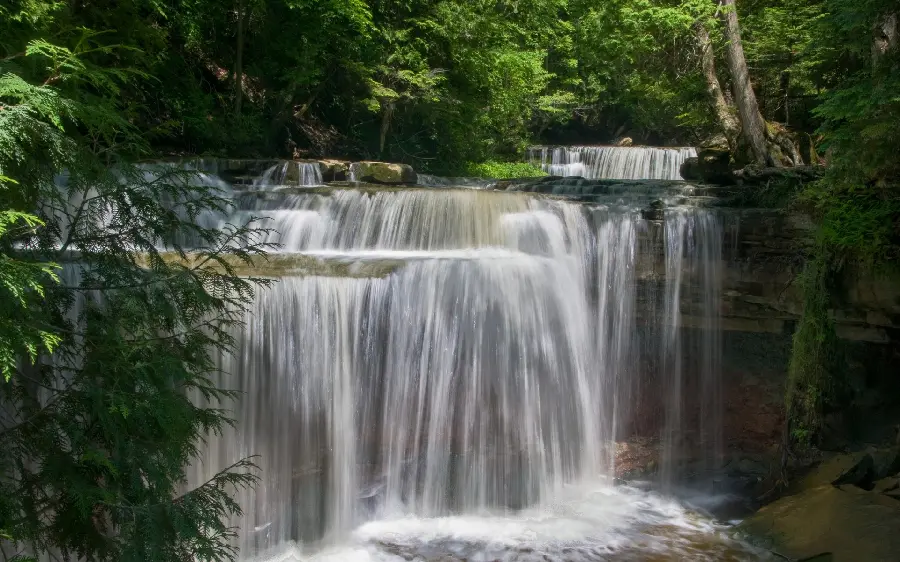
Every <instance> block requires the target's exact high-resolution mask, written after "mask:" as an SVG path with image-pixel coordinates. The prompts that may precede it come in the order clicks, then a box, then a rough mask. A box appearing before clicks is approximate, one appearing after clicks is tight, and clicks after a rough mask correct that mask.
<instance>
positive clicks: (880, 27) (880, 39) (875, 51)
mask: <svg viewBox="0 0 900 562" xmlns="http://www.w3.org/2000/svg"><path fill="white" fill-rule="evenodd" d="M874 31H875V39H874V41H873V42H872V62H873V63H874V64H876V65H877V64H878V62H879V61H880V60H881V58H882V57H883V56H884V55H885V54H887V52H888V51H890V50H892V49H894V48H895V47H896V46H897V44H898V42H900V27H898V23H897V14H887V15H884V16H882V17H881V18H880V19H879V20H878V22H876V24H875V30H874Z"/></svg>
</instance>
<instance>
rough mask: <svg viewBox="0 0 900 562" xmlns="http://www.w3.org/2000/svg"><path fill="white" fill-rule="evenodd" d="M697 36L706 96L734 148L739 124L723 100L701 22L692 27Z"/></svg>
mask: <svg viewBox="0 0 900 562" xmlns="http://www.w3.org/2000/svg"><path fill="white" fill-rule="evenodd" d="M694 32H695V34H696V36H697V45H698V47H699V48H700V66H701V68H702V70H703V78H704V79H705V80H706V94H707V97H708V98H709V102H710V104H711V105H712V108H713V112H714V113H715V116H716V120H717V121H718V123H719V125H720V126H721V128H722V132H723V133H724V134H725V138H726V139H727V140H728V144H729V146H731V147H732V148H734V147H735V146H736V144H737V140H738V136H739V135H740V134H741V124H740V122H739V121H738V118H737V115H736V114H735V111H734V107H733V106H732V105H731V104H730V103H728V101H727V100H726V99H725V94H724V93H723V91H722V85H721V83H720V82H719V76H718V75H717V74H716V57H715V52H714V50H713V44H712V40H711V39H710V37H709V31H707V29H706V26H705V25H704V24H703V23H702V22H697V23H696V24H695V25H694Z"/></svg>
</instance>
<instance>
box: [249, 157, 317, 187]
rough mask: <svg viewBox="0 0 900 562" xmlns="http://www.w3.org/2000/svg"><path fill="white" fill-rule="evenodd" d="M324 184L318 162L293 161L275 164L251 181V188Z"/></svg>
mask: <svg viewBox="0 0 900 562" xmlns="http://www.w3.org/2000/svg"><path fill="white" fill-rule="evenodd" d="M324 183H325V182H324V180H323V179H322V168H321V167H320V166H319V163H318V162H297V161H293V160H288V161H285V162H282V163H280V164H275V165H274V166H272V167H270V168H268V169H267V170H266V171H265V172H263V173H262V175H261V176H260V177H259V178H257V179H255V180H253V186H254V187H257V188H260V187H272V186H280V185H299V186H316V185H322V184H324Z"/></svg>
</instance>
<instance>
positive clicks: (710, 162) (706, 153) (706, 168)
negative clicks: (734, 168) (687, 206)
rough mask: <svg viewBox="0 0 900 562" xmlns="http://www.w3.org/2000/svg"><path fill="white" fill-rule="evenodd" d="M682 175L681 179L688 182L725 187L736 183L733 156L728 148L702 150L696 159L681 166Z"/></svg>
mask: <svg viewBox="0 0 900 562" xmlns="http://www.w3.org/2000/svg"><path fill="white" fill-rule="evenodd" d="M680 173H681V177H682V178H684V179H686V180H688V181H702V182H707V183H716V184H725V185H727V184H731V183H734V175H733V174H732V172H731V154H730V153H729V152H728V149H727V148H719V147H706V148H701V149H700V150H699V151H697V156H696V157H695V158H688V159H687V160H685V161H684V162H683V163H682V164H681V170H680Z"/></svg>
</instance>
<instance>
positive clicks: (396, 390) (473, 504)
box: [189, 189, 758, 561]
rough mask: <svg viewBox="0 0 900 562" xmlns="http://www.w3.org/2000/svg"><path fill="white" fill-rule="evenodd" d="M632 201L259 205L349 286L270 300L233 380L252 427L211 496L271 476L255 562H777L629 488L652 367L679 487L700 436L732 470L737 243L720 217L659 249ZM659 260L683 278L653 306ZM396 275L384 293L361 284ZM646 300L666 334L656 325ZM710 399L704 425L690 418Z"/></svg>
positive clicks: (467, 193)
mask: <svg viewBox="0 0 900 562" xmlns="http://www.w3.org/2000/svg"><path fill="white" fill-rule="evenodd" d="M609 199H610V200H609V201H608V202H606V203H604V202H603V201H600V202H599V203H595V204H592V205H590V206H587V205H580V204H576V203H572V202H568V201H565V200H561V199H557V198H548V197H541V196H533V195H530V194H524V193H501V192H492V191H480V190H479V191H473V190H438V191H435V190H420V189H405V190H400V191H397V190H384V191H374V192H372V191H369V190H354V189H336V190H333V191H332V192H330V193H309V194H288V193H272V192H266V193H248V194H245V195H244V196H242V197H239V198H238V200H237V205H238V207H239V208H240V209H243V210H241V211H239V212H240V213H246V214H252V215H256V216H267V217H269V218H270V219H271V223H270V224H269V225H268V226H270V227H272V228H274V230H275V232H273V233H272V234H271V235H270V236H271V238H270V241H272V242H279V243H281V244H282V250H283V251H284V252H287V253H294V255H298V258H299V257H301V256H300V254H302V255H303V256H302V257H305V258H307V259H308V258H309V256H313V257H314V258H315V259H317V260H322V261H324V262H328V263H332V264H337V265H339V266H340V267H336V268H335V271H338V272H339V273H336V274H335V276H321V275H309V276H304V275H294V276H290V275H289V276H288V277H285V278H282V280H281V281H280V282H279V283H278V284H276V285H275V286H274V287H273V288H271V289H269V290H266V291H264V292H263V293H261V294H260V295H259V296H258V298H257V299H256V301H255V302H254V303H252V305H251V314H250V316H249V317H248V322H247V324H246V326H245V327H244V328H243V329H242V330H241V331H240V332H239V333H236V334H235V336H236V340H237V342H238V348H237V349H236V351H235V353H234V354H233V355H229V356H224V357H222V358H221V359H220V361H221V363H222V372H223V373H230V375H229V376H223V378H222V380H221V381H219V384H220V385H222V386H223V387H226V388H233V389H236V390H238V391H240V392H241V393H242V394H241V396H242V398H241V399H240V400H239V401H238V402H237V403H235V404H231V405H228V406H229V407H231V408H233V411H234V412H235V417H236V419H237V423H236V424H235V426H234V428H231V429H228V430H227V431H226V432H225V434H224V435H221V436H210V438H209V440H208V441H207V443H206V445H205V447H206V449H205V454H204V457H203V459H202V462H200V463H198V464H197V465H196V466H195V467H194V468H193V470H192V472H191V474H190V475H189V481H190V482H189V484H194V485H195V484H197V483H200V482H204V481H206V480H208V479H209V477H210V476H212V475H213V474H215V472H216V471H218V470H220V469H222V468H223V467H226V466H228V465H230V464H231V463H233V462H234V461H236V460H237V459H239V458H242V457H245V456H248V455H252V454H258V455H260V457H259V460H258V462H259V466H260V469H261V476H262V480H261V482H260V485H259V487H258V488H257V489H255V490H250V491H243V492H241V495H240V498H239V500H240V502H241V504H242V505H243V506H244V515H243V517H242V518H241V519H240V520H238V521H235V522H234V523H235V525H236V526H237V527H238V529H239V540H238V543H239V544H238V545H237V546H239V548H240V552H241V556H242V558H244V559H250V558H253V557H257V556H262V557H265V558H266V559H268V560H306V559H307V557H309V556H312V558H311V559H322V560H325V559H328V560H347V559H354V560H357V559H358V560H402V559H408V560H412V559H423V560H426V559H428V560H430V559H438V558H441V559H446V560H463V559H468V560H494V559H502V560H554V561H556V560H558V561H562V560H636V559H646V556H648V555H649V553H650V552H659V551H661V550H662V551H664V552H668V553H670V554H671V555H672V557H673V558H674V559H685V558H691V559H707V560H722V559H733V560H743V559H758V558H757V556H756V555H753V556H750V555H749V554H748V552H749V551H747V550H745V548H744V547H743V546H740V545H738V544H737V543H734V542H732V541H729V540H726V539H725V538H724V536H723V535H722V534H721V532H720V531H719V530H717V529H716V528H715V527H714V526H712V525H711V524H710V523H708V522H704V521H703V520H701V519H697V518H696V517H693V516H691V515H690V514H689V513H688V512H687V511H685V510H684V508H682V507H680V506H678V505H677V504H676V503H674V502H672V501H670V500H664V499H662V498H660V497H657V496H648V495H646V494H644V495H642V494H643V493H642V492H637V491H635V490H631V489H629V488H622V487H612V486H611V484H612V482H611V476H612V474H613V472H612V471H613V463H614V453H615V446H614V444H615V441H616V439H617V438H620V437H622V436H623V435H624V434H625V433H626V432H627V431H629V429H628V428H629V427H630V426H632V425H633V419H634V417H635V416H637V415H640V414H641V412H637V411H636V408H635V407H634V404H635V403H636V402H639V400H638V398H639V395H640V394H641V393H642V392H648V390H647V389H646V388H643V387H642V384H643V383H639V382H638V381H639V380H640V379H641V378H642V376H643V373H642V372H641V371H642V370H643V368H644V366H646V365H651V364H652V365H656V368H657V370H659V371H660V372H661V373H662V378H663V379H664V380H663V388H662V389H659V390H658V391H656V393H657V394H658V395H660V396H667V397H668V398H667V399H666V400H665V401H664V404H662V407H663V408H664V412H663V414H664V415H663V416H662V418H664V419H665V426H664V427H658V428H657V429H656V430H657V431H659V432H661V433H662V437H663V439H662V441H663V448H664V458H663V470H664V471H665V473H666V475H668V474H669V473H671V474H673V475H674V473H675V470H674V469H672V468H670V467H672V466H674V464H675V463H676V459H678V458H680V455H682V453H683V450H682V444H683V443H684V442H686V441H687V440H686V439H684V438H683V437H684V435H685V434H688V433H691V434H693V432H694V430H695V428H699V431H700V438H699V439H698V440H696V443H694V444H693V446H694V449H696V448H698V447H699V448H700V449H701V451H700V453H701V457H702V458H704V459H708V461H709V462H710V463H713V462H715V461H716V460H717V458H718V457H717V455H718V454H719V453H718V451H719V449H720V447H721V445H720V436H719V435H717V434H716V431H717V430H718V425H717V424H718V407H719V403H718V401H717V396H716V393H717V392H718V390H717V389H718V386H717V375H718V372H717V361H718V353H719V351H718V349H719V348H718V344H717V342H718V339H717V338H718V337H719V334H718V332H717V325H716V322H717V321H716V319H715V317H716V306H717V305H718V292H717V291H718V283H719V279H718V273H717V271H718V269H717V268H718V261H719V260H720V259H721V256H720V255H719V254H720V252H721V248H720V246H719V244H720V242H719V238H718V237H720V235H721V232H720V228H719V226H718V221H717V218H716V217H715V215H714V214H712V213H710V212H708V211H705V210H703V209H688V208H685V209H678V210H672V211H670V212H669V213H668V215H667V216H666V220H665V221H664V222H663V229H662V234H661V237H662V240H660V241H656V242H654V241H653V239H654V234H653V232H652V231H653V230H654V228H655V227H654V228H650V222H651V221H646V220H644V219H643V218H642V217H641V214H640V212H639V209H638V207H637V206H633V205H629V204H627V203H626V202H623V199H622V196H621V194H613V195H611V196H610V197H609ZM656 230H659V229H658V228H657V229H656ZM651 247H658V248H661V253H662V257H661V258H660V259H662V260H663V261H664V266H663V267H659V266H652V265H651V266H649V269H650V270H659V269H663V270H665V278H664V280H663V283H662V284H661V285H660V284H659V283H657V284H656V285H659V288H658V289H653V288H650V289H647V288H646V287H645V288H644V289H640V288H639V286H640V285H641V283H643V281H642V279H645V278H648V276H649V277H653V275H652V274H650V273H648V272H647V271H642V268H648V266H647V265H646V263H645V262H648V261H653V259H649V260H648V258H647V256H644V255H642V252H645V251H648V250H647V248H651ZM373 262H374V263H382V264H384V267H383V268H382V269H381V270H380V271H381V273H379V274H377V275H370V276H367V275H366V274H354V271H362V269H360V268H359V267H358V266H359V265H360V264H363V263H373ZM644 284H645V285H646V283H644ZM651 285H652V283H651ZM641 291H649V292H651V293H653V295H654V298H655V299H656V300H658V301H659V302H660V305H659V306H657V307H656V309H657V310H658V315H656V316H653V317H652V318H647V317H646V316H645V317H643V318H642V317H641V315H639V314H638V312H637V302H638V293H639V292H641ZM684 307H687V310H685V308H684ZM642 322H644V323H647V322H649V323H652V324H653V325H654V326H658V328H654V329H651V330H643V331H641V330H639V329H638V328H639V324H641V323H642ZM688 323H690V324H691V326H692V328H695V329H696V332H694V333H692V334H691V335H690V336H689V337H687V336H683V333H684V332H685V330H684V327H685V325H686V324H688ZM640 334H643V335H640ZM695 364H696V365H699V367H698V368H697V369H695V368H694V365H695ZM676 385H677V386H678V388H677V392H676V389H675V386H676ZM691 385H698V386H696V388H697V389H698V392H702V393H703V396H704V398H703V400H701V401H700V402H701V403H700V404H694V403H693V401H689V400H684V399H683V397H684V396H685V395H688V394H689V392H690V391H689V390H686V389H688V388H693V387H692V386H691ZM664 392H668V393H669V394H664ZM689 413H690V415H689ZM662 418H660V419H662ZM663 529H665V530H663ZM322 548H324V550H321V549H322ZM310 549H313V552H312V553H311V554H310V553H308V552H307V553H306V554H304V552H306V551H309V550H310ZM316 552H318V553H316ZM642 553H643V554H642ZM329 556H332V558H328V557H329Z"/></svg>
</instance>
